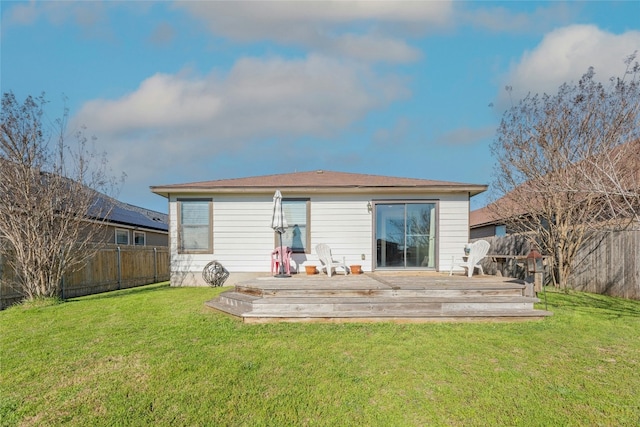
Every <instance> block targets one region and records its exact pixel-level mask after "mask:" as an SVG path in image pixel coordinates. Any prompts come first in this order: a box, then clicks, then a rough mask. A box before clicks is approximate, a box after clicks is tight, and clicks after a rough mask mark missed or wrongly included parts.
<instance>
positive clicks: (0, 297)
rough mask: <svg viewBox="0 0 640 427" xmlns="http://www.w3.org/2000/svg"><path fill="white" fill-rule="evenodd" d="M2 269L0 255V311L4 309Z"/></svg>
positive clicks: (0, 257)
mask: <svg viewBox="0 0 640 427" xmlns="http://www.w3.org/2000/svg"><path fill="white" fill-rule="evenodd" d="M3 269H4V264H3V260H2V253H0V310H2V309H4V295H3V292H2V291H3V290H4V284H3V283H2V270H3Z"/></svg>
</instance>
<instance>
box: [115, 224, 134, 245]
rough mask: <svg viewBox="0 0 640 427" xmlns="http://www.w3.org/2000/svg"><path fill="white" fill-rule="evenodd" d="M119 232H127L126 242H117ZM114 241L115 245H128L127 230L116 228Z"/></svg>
mask: <svg viewBox="0 0 640 427" xmlns="http://www.w3.org/2000/svg"><path fill="white" fill-rule="evenodd" d="M119 232H120V233H127V243H120V242H118V233H119ZM114 242H115V244H116V245H123V246H128V245H129V244H130V236H129V230H126V229H124V228H116V230H115V234H114Z"/></svg>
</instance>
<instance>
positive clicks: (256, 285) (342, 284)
mask: <svg viewBox="0 0 640 427" xmlns="http://www.w3.org/2000/svg"><path fill="white" fill-rule="evenodd" d="M525 290H526V288H525V285H524V284H522V282H521V281H517V280H514V279H508V278H502V277H496V276H474V277H472V278H468V277H466V276H461V275H454V276H448V275H444V274H436V273H413V274H411V273H402V272H398V273H366V274H360V275H349V276H343V275H334V276H333V277H327V276H326V275H323V274H317V275H313V276H306V275H294V276H292V277H289V278H276V277H259V278H255V279H252V280H248V281H245V282H241V283H238V284H236V285H235V288H234V289H233V290H230V291H226V292H223V293H222V294H220V295H219V296H218V297H217V298H215V299H213V300H211V301H207V302H206V303H205V304H206V305H207V306H208V307H211V308H213V309H216V310H219V311H222V312H225V313H228V314H230V315H232V316H235V317H238V318H240V319H242V320H243V321H244V322H245V323H267V322H337V323H339V322H403V323H422V322H458V321H467V322H469V321H522V320H539V319H542V318H544V317H546V316H549V315H551V314H552V313H550V312H548V311H543V310H536V309H534V307H533V304H534V303H536V302H538V299H537V298H536V297H532V296H525V294H526V292H525Z"/></svg>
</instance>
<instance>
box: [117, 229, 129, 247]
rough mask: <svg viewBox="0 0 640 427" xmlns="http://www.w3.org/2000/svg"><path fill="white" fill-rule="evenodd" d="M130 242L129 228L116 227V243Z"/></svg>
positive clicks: (124, 243)
mask: <svg viewBox="0 0 640 427" xmlns="http://www.w3.org/2000/svg"><path fill="white" fill-rule="evenodd" d="M128 244H129V230H121V229H116V245H128Z"/></svg>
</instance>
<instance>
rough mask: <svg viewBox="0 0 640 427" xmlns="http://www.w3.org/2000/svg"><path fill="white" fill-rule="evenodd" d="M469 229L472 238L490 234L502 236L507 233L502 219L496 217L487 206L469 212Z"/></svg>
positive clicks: (489, 235) (480, 237)
mask: <svg viewBox="0 0 640 427" xmlns="http://www.w3.org/2000/svg"><path fill="white" fill-rule="evenodd" d="M469 229H470V231H469V235H470V237H471V239H472V240H473V239H484V238H487V237H492V236H496V237H502V236H506V235H507V234H508V232H507V226H506V225H505V224H504V220H502V219H501V218H498V217H496V215H495V214H494V213H493V212H491V210H490V209H489V208H488V207H487V206H485V207H484V208H480V209H476V210H474V211H471V213H469Z"/></svg>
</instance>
